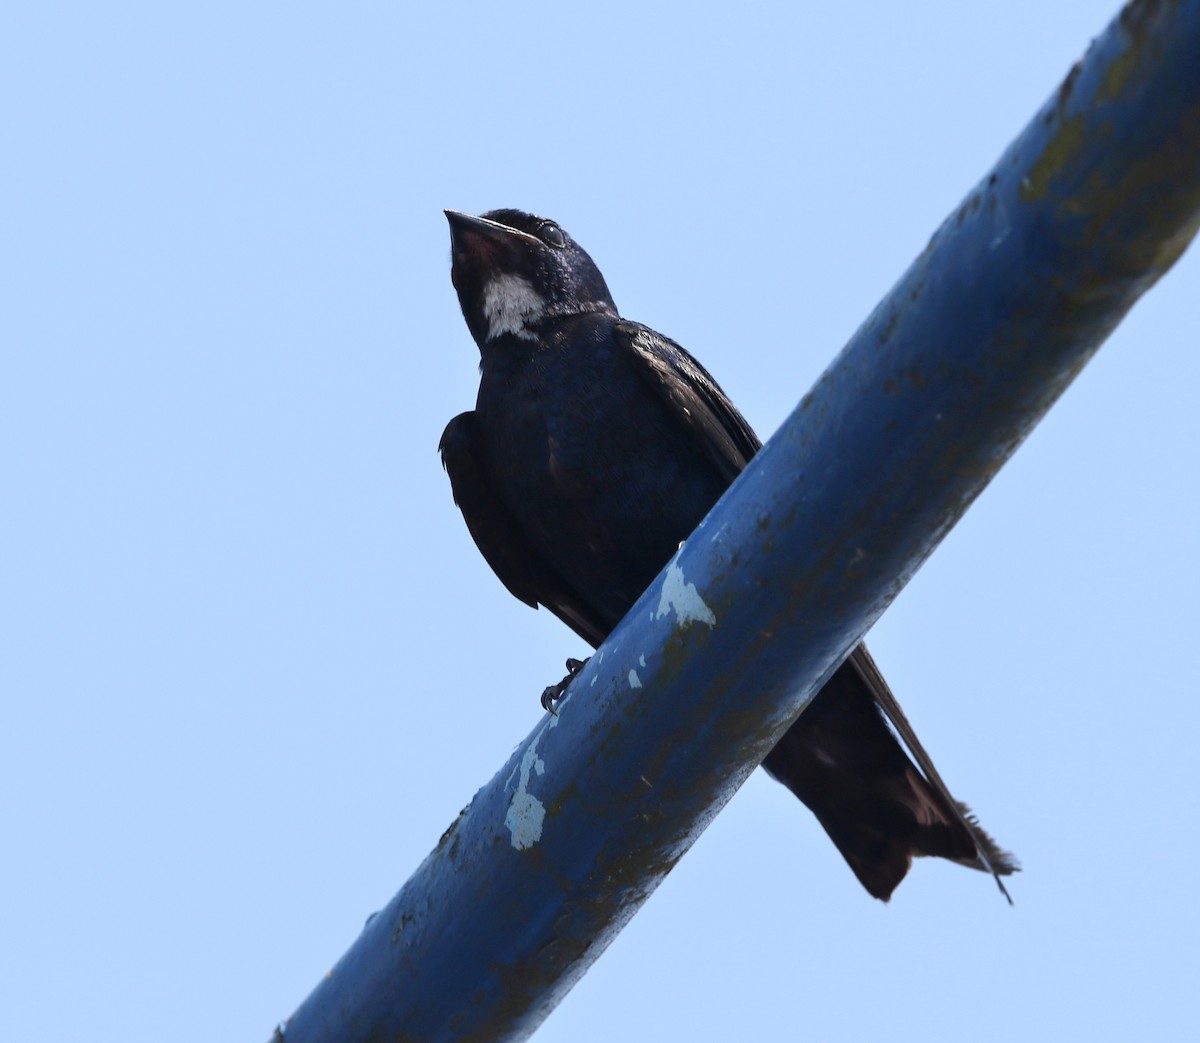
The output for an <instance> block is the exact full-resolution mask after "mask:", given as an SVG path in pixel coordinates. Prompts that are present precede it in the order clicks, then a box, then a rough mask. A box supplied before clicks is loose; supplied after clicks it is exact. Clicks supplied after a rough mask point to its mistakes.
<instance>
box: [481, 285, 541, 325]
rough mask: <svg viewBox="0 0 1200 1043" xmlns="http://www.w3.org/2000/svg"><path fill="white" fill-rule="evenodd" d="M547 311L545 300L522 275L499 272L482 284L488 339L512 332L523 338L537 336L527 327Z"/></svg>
mask: <svg viewBox="0 0 1200 1043" xmlns="http://www.w3.org/2000/svg"><path fill="white" fill-rule="evenodd" d="M545 313H546V300H545V298H544V297H543V296H542V295H541V294H540V293H538V292H537V290H535V289H534V288H533V286H532V284H531V283H530V282H529V280H528V279H523V278H521V276H519V275H497V276H496V277H495V278H493V279H491V280H489V282H488V284H487V285H486V286H485V287H484V288H483V317H484V318H485V319H487V324H488V340H495V339H496V338H497V337H499V336H500V335H501V334H502V333H511V334H512V335H513V336H515V337H520V338H521V339H522V340H537V335H536V334H534V333H531V332H530V331H529V330H528V329H527V328H526V327H527V326H528V324H529V323H530V322H536V321H537V320H538V319H540V318H541V317H542V316H543V315H544V314H545Z"/></svg>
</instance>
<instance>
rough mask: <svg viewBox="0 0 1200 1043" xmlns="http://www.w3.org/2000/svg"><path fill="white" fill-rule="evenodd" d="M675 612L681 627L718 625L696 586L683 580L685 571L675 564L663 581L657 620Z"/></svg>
mask: <svg viewBox="0 0 1200 1043" xmlns="http://www.w3.org/2000/svg"><path fill="white" fill-rule="evenodd" d="M672 610H673V611H674V612H675V618H676V619H677V620H679V625H680V626H683V627H686V626H688V625H689V624H691V623H696V622H699V623H705V624H707V625H708V626H710V627H712V626H716V625H717V617H716V616H714V615H713V611H712V609H711V608H709V607H708V606H707V605H706V604H705V603H704V599H703V598H702V597H701V596H700V594H699V592H698V591H697V590H696V584H694V583H689V582H687V580H685V579H684V578H683V569H681V568H680V567H679V566H678V565H677V564H676V563H675V562H671V564H670V565H668V566H667V575H666V578H665V579H664V580H663V585H662V595H661V596H660V597H659V600H658V611H657V612H656V613H655V614H654V615H655V618H656V619H662V618H663V616H665V615H666V614H667V613H668V612H670V611H672Z"/></svg>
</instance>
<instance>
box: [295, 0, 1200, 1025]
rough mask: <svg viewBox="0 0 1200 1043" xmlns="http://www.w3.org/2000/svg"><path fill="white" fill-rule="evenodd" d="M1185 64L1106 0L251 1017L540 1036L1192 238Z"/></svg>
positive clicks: (1190, 8)
mask: <svg viewBox="0 0 1200 1043" xmlns="http://www.w3.org/2000/svg"><path fill="white" fill-rule="evenodd" d="M1197 55H1200V0H1176V2H1170V0H1140V2H1136V3H1132V4H1130V5H1129V6H1128V7H1127V8H1126V9H1125V10H1124V11H1123V12H1122V13H1121V14H1120V15H1119V16H1118V18H1117V19H1116V20H1115V21H1114V22H1113V23H1112V25H1111V26H1109V28H1108V29H1107V31H1106V32H1105V33H1104V34H1103V35H1102V36H1101V37H1100V38H1099V39H1098V40H1096V41H1095V43H1094V44H1093V46H1092V47H1091V49H1090V50H1089V51H1088V53H1087V55H1086V57H1085V58H1084V59H1083V61H1082V62H1081V63H1079V64H1078V65H1076V66H1075V67H1074V68H1073V69H1072V70H1071V72H1070V73H1069V75H1068V76H1067V78H1066V79H1065V80H1064V81H1063V83H1062V85H1061V87H1060V88H1059V89H1058V90H1057V91H1056V92H1055V94H1054V95H1053V96H1052V98H1051V99H1050V100H1049V102H1048V103H1047V104H1046V105H1045V107H1044V108H1043V109H1042V110H1041V111H1040V112H1039V113H1038V114H1037V115H1036V116H1035V117H1034V119H1033V121H1032V122H1031V123H1030V124H1029V126H1028V127H1027V128H1026V129H1025V130H1024V131H1023V132H1022V134H1021V135H1020V137H1018V138H1017V140H1016V141H1015V142H1013V144H1012V145H1011V146H1010V147H1009V149H1008V150H1007V151H1006V152H1005V153H1004V155H1003V156H1002V157H1001V158H1000V161H999V162H998V163H997V164H996V166H995V168H994V169H993V170H992V172H991V173H990V174H988V175H987V176H986V177H985V178H984V179H983V181H981V182H980V184H979V185H978V186H977V187H976V188H975V189H973V190H972V191H971V192H970V193H969V194H968V195H967V198H966V199H965V200H964V201H963V203H962V204H961V206H959V207H958V208H957V209H956V210H955V211H954V213H952V214H951V216H950V217H949V218H948V219H947V220H946V222H945V223H944V224H943V225H942V227H941V228H940V229H938V231H937V232H936V233H935V234H934V236H933V238H932V240H931V241H930V243H929V246H928V247H927V248H926V250H925V251H924V252H923V253H922V254H921V256H920V257H918V258H917V260H916V261H915V262H914V263H913V265H912V266H911V267H910V268H909V270H908V271H907V272H906V273H905V274H904V276H903V277H902V278H901V279H900V281H899V283H898V284H897V285H896V287H895V288H894V289H893V290H892V291H891V293H889V294H888V296H887V297H886V298H885V299H884V300H883V301H882V302H881V303H880V305H879V306H878V307H877V308H876V309H875V311H874V312H873V313H872V314H871V316H870V317H869V318H868V319H867V321H866V322H865V323H864V324H863V326H862V328H861V329H860V330H859V331H858V333H857V334H855V336H854V338H853V339H852V340H851V342H850V343H849V344H848V345H847V346H846V348H845V349H844V350H843V351H842V352H841V353H840V354H839V355H838V357H837V358H836V359H835V360H834V361H833V363H832V364H831V365H830V367H829V368H828V370H826V372H825V373H824V375H823V376H822V377H821V378H820V380H819V381H818V382H817V384H816V386H815V387H814V388H813V389H812V391H811V392H810V393H809V394H808V395H806V396H805V397H804V399H803V400H802V401H801V403H800V404H799V406H798V407H797V408H796V410H795V411H794V412H793V414H792V415H791V416H790V417H789V418H788V420H787V422H786V423H785V424H784V426H783V427H782V428H781V429H780V431H779V432H778V433H777V434H776V435H775V436H774V437H773V438H772V439H771V440H770V441H769V442H768V443H767V445H766V447H765V448H764V449H763V451H762V452H761V453H760V454H759V455H758V456H757V457H756V458H755V459H754V461H753V462H752V463H751V465H750V467H748V468H747V470H746V472H745V474H743V475H742V477H741V478H740V479H739V480H738V481H737V482H736V483H735V484H734V486H733V487H732V488H731V489H730V490H729V492H728V493H727V494H726V496H725V497H724V498H723V499H722V500H721V502H720V503H719V504H718V505H717V507H716V508H714V510H713V512H712V513H711V514H710V515H709V517H708V518H707V519H706V520H705V521H704V523H703V524H702V525H701V527H700V528H699V529H698V530H697V531H696V533H694V534H693V535H692V537H691V538H690V539H689V540H688V542H687V544H686V545H685V546H684V547H683V548H682V550H681V551H680V552H679V554H678V555H677V556H676V558H675V559H674V560H673V561H672V562H671V563H670V564H669V565H668V567H667V568H666V570H665V571H664V573H663V574H662V575H660V576H659V577H658V579H657V580H656V581H655V582H654V584H653V585H652V586H651V588H650V589H649V590H648V591H647V592H646V594H645V595H644V596H643V597H642V599H641V600H640V601H639V602H638V604H637V605H636V606H635V608H634V609H633V611H632V612H631V613H630V614H629V616H628V617H627V618H626V619H625V620H624V621H623V622H622V624H621V625H620V626H619V627H618V628H617V630H616V631H615V632H614V633H613V635H612V636H611V638H610V639H609V640H608V641H607V642H605V644H604V646H603V648H601V649H600V651H599V652H597V654H596V655H595V656H594V657H593V659H592V661H591V663H590V664H589V665H588V667H587V668H586V669H585V670H584V672H583V673H582V674H581V675H580V676H579V678H578V679H577V680H576V681H575V683H574V685H573V686H572V688H571V691H570V693H569V694H568V696H567V698H566V699H565V700H564V702H563V703H562V704H561V705H560V708H559V716H558V717H546V718H544V719H543V720H542V722H541V723H540V724H539V725H538V727H537V728H536V729H535V730H534V732H533V733H532V734H531V735H530V736H529V737H528V738H527V739H526V740H525V741H524V742H522V743H521V744H520V746H519V747H518V748H517V750H516V752H515V753H514V754H513V755H512V757H511V758H510V760H509V762H508V763H507V764H505V765H504V767H503V768H501V769H500V771H499V773H498V774H497V775H496V776H495V778H493V779H492V780H491V781H490V782H489V783H487V784H486V785H485V786H484V787H483V788H482V789H481V790H480V791H479V793H478V794H476V796H475V798H474V799H473V800H472V802H471V804H470V805H469V806H468V807H467V808H466V809H465V810H464V811H463V812H462V813H461V814H460V816H459V817H458V819H457V820H456V821H455V822H454V823H453V824H452V825H451V826H450V828H449V829H448V830H447V831H446V833H445V834H444V835H443V836H442V838H441V840H440V841H439V843H438V845H437V847H436V848H435V849H434V851H433V852H432V853H431V854H430V855H429V856H428V858H426V859H425V861H424V862H423V863H422V864H421V866H420V867H419V868H418V869H417V871H416V872H415V873H414V874H413V876H412V878H411V879H410V880H409V881H408V882H407V883H406V884H405V885H404V887H403V888H402V889H401V891H400V892H399V894H397V895H396V896H395V898H393V899H392V901H391V902H390V903H389V904H388V905H387V907H386V908H385V909H384V910H383V911H381V912H380V913H379V914H377V915H376V916H375V917H373V918H372V919H371V921H370V922H369V923H368V924H367V926H366V927H365V928H364V930H363V932H362V934H361V936H360V937H359V938H358V939H357V941H356V942H355V943H354V944H353V945H352V946H351V948H350V950H349V951H348V952H347V953H346V954H345V955H344V956H343V957H342V959H341V960H340V961H339V962H338V964H337V966H336V967H335V968H334V969H333V971H332V972H331V973H330V974H329V975H328V976H327V977H326V978H325V979H324V980H323V981H322V982H321V983H320V984H319V985H318V986H317V987H316V989H315V990H314V991H313V993H312V994H311V995H310V996H309V997H308V999H307V1000H305V1002H304V1003H303V1004H302V1005H301V1006H300V1008H299V1009H298V1010H297V1011H296V1013H295V1014H294V1015H293V1017H292V1018H291V1019H290V1020H289V1021H288V1022H287V1023H286V1024H285V1025H281V1026H280V1028H279V1030H277V1034H278V1035H285V1036H286V1039H287V1040H288V1041H289V1043H309V1041H316V1040H320V1041H334V1040H337V1041H357V1040H364V1041H365V1040H384V1039H387V1040H393V1039H402V1040H450V1039H453V1040H499V1039H524V1038H526V1037H527V1036H528V1035H530V1034H531V1033H532V1032H533V1031H534V1030H535V1029H536V1028H537V1026H538V1025H539V1024H540V1023H541V1022H542V1020H543V1019H544V1018H545V1017H546V1015H547V1014H549V1012H550V1011H551V1010H553V1009H554V1006H555V1005H556V1004H557V1003H558V1002H559V1001H560V1000H561V999H562V997H563V996H564V995H565V994H566V993H567V991H568V990H569V989H570V988H571V986H572V985H573V984H574V983H575V982H576V981H578V980H579V978H580V977H581V976H582V975H583V973H584V972H585V971H586V970H587V968H588V966H589V965H590V964H591V963H592V961H593V960H595V959H596V957H597V956H599V954H600V953H601V952H603V951H604V949H605V947H606V946H607V945H608V943H609V942H610V941H612V939H613V938H614V937H615V936H616V934H617V932H618V931H619V930H620V929H621V927H622V926H624V924H625V923H626V922H627V921H628V920H629V919H630V917H632V916H633V914H634V913H635V912H636V911H637V910H638V908H639V907H640V905H641V903H642V902H643V901H644V900H645V899H646V897H647V896H648V895H649V894H650V893H651V892H652V891H653V890H654V888H655V887H656V886H657V885H658V883H659V882H660V881H661V880H662V878H663V876H665V874H666V873H667V872H668V871H669V870H670V869H671V867H672V866H673V865H674V864H675V862H676V861H677V860H678V859H679V858H680V857H681V856H682V855H683V853H684V852H685V851H686V850H687V849H688V848H689V847H690V846H691V844H692V842H693V841H694V840H695V839H696V838H697V837H698V836H699V834H700V833H701V832H702V831H703V829H704V827H705V826H706V825H707V824H708V823H709V822H710V821H711V820H712V818H713V816H714V815H716V814H717V812H718V811H719V810H720V809H721V808H722V807H723V806H724V804H725V802H726V801H727V800H728V799H729V798H730V796H731V795H732V794H733V793H734V791H735V790H736V789H737V788H738V787H739V786H740V785H741V783H742V782H743V781H744V780H745V778H746V776H747V775H748V774H749V773H750V772H751V771H752V770H753V768H754V767H755V766H756V765H757V764H758V762H759V761H760V760H761V759H762V757H763V756H764V755H765V754H766V752H767V751H768V750H769V749H770V748H771V746H772V745H773V744H774V742H775V741H776V739H778V738H779V736H780V735H781V734H782V732H783V731H784V730H785V729H786V728H787V727H788V726H789V725H790V724H791V722H792V721H793V720H794V719H795V717H796V716H797V714H798V713H799V712H800V711H801V709H802V708H803V706H804V705H805V703H806V702H807V700H808V699H809V697H810V695H811V693H812V692H814V691H815V690H816V689H817V688H818V687H819V685H820V684H821V683H822V682H823V681H824V680H825V678H827V677H828V676H829V674H830V673H831V672H832V671H833V669H834V668H835V667H836V666H837V665H838V664H839V663H840V662H841V660H842V659H843V658H844V657H845V656H846V654H847V653H848V651H849V650H850V649H851V648H852V647H853V646H854V645H855V644H856V643H857V642H858V641H859V639H860V638H861V637H862V635H863V634H864V633H865V632H866V631H867V630H868V629H869V628H870V626H871V625H872V624H873V623H874V622H875V620H876V619H878V617H879V615H880V614H881V613H882V612H883V610H884V609H885V608H886V607H887V605H888V604H889V603H890V602H891V600H892V598H893V597H895V595H896V594H897V593H898V592H899V591H900V589H901V588H902V587H903V586H904V584H905V583H906V582H907V581H908V579H909V578H910V577H911V576H912V575H913V573H914V572H915V571H916V569H917V568H918V567H919V566H920V564H921V563H922V562H923V561H924V560H925V558H926V557H927V556H928V555H929V554H930V553H931V552H932V550H933V549H934V548H935V547H936V546H937V544H938V542H939V541H940V540H941V538H942V537H943V536H944V535H945V534H946V532H947V531H948V530H949V529H950V527H951V526H952V525H953V524H954V522H955V521H956V520H957V519H958V518H959V517H960V516H961V515H962V513H963V511H964V510H966V508H967V507H968V506H969V505H970V503H971V502H972V501H973V500H974V498H975V497H976V496H977V495H978V494H979V493H980V492H981V491H982V489H983V488H984V487H985V486H986V485H987V483H988V481H989V480H990V479H991V477H992V476H993V475H994V474H995V473H996V471H997V470H998V469H999V468H1000V466H1001V465H1002V464H1003V463H1004V461H1005V460H1006V459H1007V458H1008V457H1009V456H1010V455H1011V453H1012V452H1013V450H1014V449H1015V448H1016V447H1017V446H1018V445H1019V444H1020V443H1021V441H1022V440H1023V439H1024V437H1025V436H1026V435H1027V434H1028V433H1029V431H1030V430H1031V429H1032V428H1033V426H1034V425H1035V424H1036V423H1037V421H1038V420H1039V419H1040V418H1041V417H1042V415H1043V414H1044V413H1045V411H1046V410H1047V409H1048V408H1049V407H1050V405H1051V404H1052V403H1053V402H1054V401H1055V399H1057V397H1058V396H1059V395H1060V394H1061V393H1062V392H1063V390H1064V389H1065V388H1066V386H1067V385H1068V384H1069V383H1070V382H1071V380H1072V379H1073V378H1074V376H1075V375H1076V374H1077V373H1078V372H1079V370H1080V369H1081V368H1082V367H1083V365H1084V364H1085V363H1086V362H1087V360H1088V359H1089V358H1090V357H1091V356H1092V354H1093V353H1094V352H1095V351H1096V349H1097V348H1098V347H1099V345H1100V344H1101V343H1102V342H1103V341H1104V339H1105V337H1107V335H1108V334H1109V332H1111V330H1112V329H1113V328H1114V327H1115V326H1116V324H1117V323H1118V322H1119V321H1120V320H1121V317H1122V316H1123V315H1124V314H1125V312H1126V311H1128V310H1129V308H1130V307H1131V306H1132V305H1133V303H1134V302H1135V301H1136V300H1137V298H1138V297H1139V296H1140V295H1141V294H1142V293H1144V292H1145V291H1146V290H1147V289H1148V288H1149V287H1150V286H1152V285H1153V284H1154V282H1155V281H1156V280H1157V279H1158V278H1159V277H1160V276H1161V275H1162V274H1163V273H1164V272H1165V271H1166V270H1167V269H1168V268H1170V266H1171V265H1172V264H1173V263H1174V261H1175V260H1176V259H1177V258H1178V257H1179V255H1180V254H1181V253H1182V252H1183V250H1184V248H1185V247H1186V246H1187V244H1188V243H1189V242H1190V240H1191V238H1192V236H1193V235H1194V233H1195V232H1196V229H1197V225H1198V224H1200V60H1197ZM1150 347H1151V348H1152V346H1150ZM414 741H419V737H414Z"/></svg>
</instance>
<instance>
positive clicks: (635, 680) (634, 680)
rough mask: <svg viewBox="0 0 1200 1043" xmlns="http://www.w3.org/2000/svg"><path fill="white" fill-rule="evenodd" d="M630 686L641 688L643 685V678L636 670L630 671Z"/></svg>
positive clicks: (643, 664)
mask: <svg viewBox="0 0 1200 1043" xmlns="http://www.w3.org/2000/svg"><path fill="white" fill-rule="evenodd" d="M645 665H646V664H645V663H642V666H645ZM629 687H630V688H641V687H642V679H641V678H640V677H638V672H637V671H636V670H630V671H629Z"/></svg>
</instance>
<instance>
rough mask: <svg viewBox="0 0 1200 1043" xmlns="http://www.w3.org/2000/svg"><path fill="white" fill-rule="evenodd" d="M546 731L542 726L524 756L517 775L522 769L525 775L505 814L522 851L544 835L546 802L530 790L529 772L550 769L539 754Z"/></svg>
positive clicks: (518, 847)
mask: <svg viewBox="0 0 1200 1043" xmlns="http://www.w3.org/2000/svg"><path fill="white" fill-rule="evenodd" d="M557 723H558V721H557V719H556V718H552V719H551V722H550V724H549V727H551V728H553V727H555V726H556V725H557ZM544 734H545V729H542V731H539V732H538V733H537V735H535V736H534V738H533V741H532V742H531V743H530V744H529V749H527V750H526V751H525V754H524V756H523V757H522V758H521V765H520V767H519V768H518V769H517V771H514V772H513V775H516V774H517V772H520V776H521V778H520V781H519V782H518V783H517V790H516V792H515V793H514V794H513V798H512V800H511V801H510V802H509V805H508V813H507V814H506V815H505V816H504V824H505V826H507V827H508V832H509V834H510V836H511V837H512V846H513V847H515V848H516V849H517V850H518V851H524V850H525V849H526V848H530V847H533V845H534V844H536V843H537V842H538V841H539V840H541V839H542V823H543V822H544V821H545V819H546V806H545V805H544V804H543V803H542V802H541V801H540V800H538V799H537V797H535V796H534V795H533V794H532V793H530V792H529V776H530V773H531V772H536V773H537V774H538V775H542V774H544V773H545V771H546V762H545V761H543V760H542V758H541V757H539V756H538V755H537V748H538V743H540V742H541V741H542V736H543V735H544ZM509 782H510V783H511V782H512V776H509Z"/></svg>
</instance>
